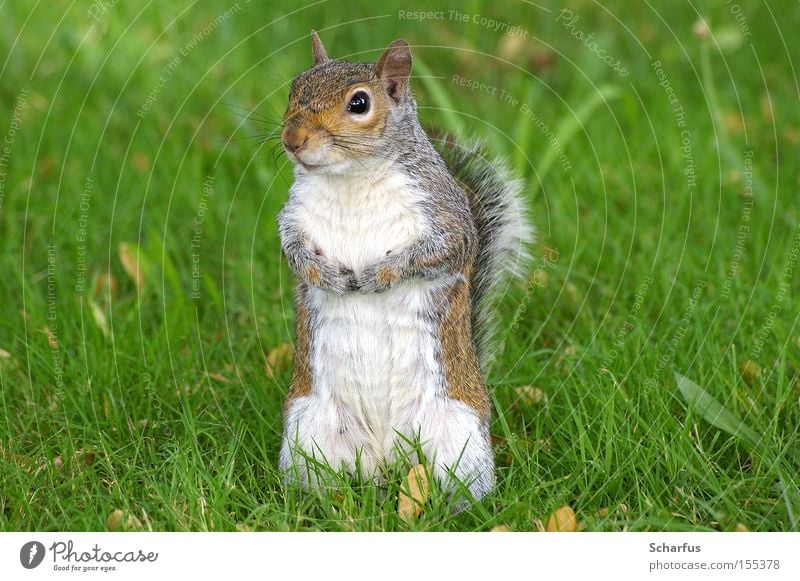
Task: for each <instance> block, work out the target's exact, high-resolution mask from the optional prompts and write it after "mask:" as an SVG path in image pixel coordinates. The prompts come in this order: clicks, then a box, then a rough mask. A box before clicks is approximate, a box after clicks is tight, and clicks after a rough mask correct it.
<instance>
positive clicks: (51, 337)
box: [42, 325, 58, 349]
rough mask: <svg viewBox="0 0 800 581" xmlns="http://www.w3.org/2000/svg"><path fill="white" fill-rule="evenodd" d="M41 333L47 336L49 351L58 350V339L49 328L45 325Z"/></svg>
mask: <svg viewBox="0 0 800 581" xmlns="http://www.w3.org/2000/svg"><path fill="white" fill-rule="evenodd" d="M42 332H43V333H44V334H45V335H46V336H47V342H48V343H49V344H50V349H58V339H56V336H55V335H54V334H53V331H51V330H50V327H49V326H47V325H45V326H44V328H43V329H42Z"/></svg>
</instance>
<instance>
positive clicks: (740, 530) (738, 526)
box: [733, 522, 750, 533]
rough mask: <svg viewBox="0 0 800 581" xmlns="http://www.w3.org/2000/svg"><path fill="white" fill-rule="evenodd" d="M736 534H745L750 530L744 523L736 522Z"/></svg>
mask: <svg viewBox="0 0 800 581" xmlns="http://www.w3.org/2000/svg"><path fill="white" fill-rule="evenodd" d="M733 530H735V531H736V532H737V533H747V532H750V529H748V528H747V526H746V525H745V524H744V523H740V522H737V523H736V527H734V529H733Z"/></svg>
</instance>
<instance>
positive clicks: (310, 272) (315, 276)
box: [306, 264, 322, 284]
mask: <svg viewBox="0 0 800 581" xmlns="http://www.w3.org/2000/svg"><path fill="white" fill-rule="evenodd" d="M321 277H322V273H321V272H320V271H319V268H317V267H316V266H314V265H313V264H311V265H309V266H308V267H307V268H306V280H307V281H308V282H309V284H319V279H320V278H321Z"/></svg>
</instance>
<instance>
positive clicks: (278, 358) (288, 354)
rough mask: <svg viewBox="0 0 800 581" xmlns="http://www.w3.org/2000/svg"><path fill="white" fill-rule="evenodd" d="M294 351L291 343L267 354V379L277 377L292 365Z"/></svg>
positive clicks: (284, 344) (283, 344) (282, 344)
mask: <svg viewBox="0 0 800 581" xmlns="http://www.w3.org/2000/svg"><path fill="white" fill-rule="evenodd" d="M293 360H294V349H293V348H292V345H291V344H290V343H281V344H280V345H278V346H277V347H275V349H273V350H272V351H270V352H269V353H268V354H267V365H266V368H265V373H266V374H267V377H277V376H278V375H280V374H281V373H283V372H284V371H286V370H287V369H289V368H290V367H291V365H292V361H293Z"/></svg>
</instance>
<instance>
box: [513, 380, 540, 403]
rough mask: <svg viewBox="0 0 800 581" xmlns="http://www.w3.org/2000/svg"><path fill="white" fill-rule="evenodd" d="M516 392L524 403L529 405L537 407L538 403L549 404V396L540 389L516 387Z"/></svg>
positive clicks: (526, 386) (523, 386) (529, 386)
mask: <svg viewBox="0 0 800 581" xmlns="http://www.w3.org/2000/svg"><path fill="white" fill-rule="evenodd" d="M514 392H515V393H516V394H517V397H518V398H519V400H520V401H521V402H522V403H525V404H528V405H536V404H538V403H547V399H548V398H547V394H546V393H545V392H543V391H542V390H541V389H539V388H538V387H533V386H532V385H522V386H520V387H515V388H514Z"/></svg>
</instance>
